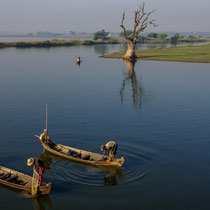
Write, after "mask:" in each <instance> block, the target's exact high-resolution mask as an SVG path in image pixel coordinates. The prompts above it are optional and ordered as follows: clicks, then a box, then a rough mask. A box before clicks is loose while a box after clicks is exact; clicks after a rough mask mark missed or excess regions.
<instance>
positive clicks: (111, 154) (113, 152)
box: [101, 141, 117, 161]
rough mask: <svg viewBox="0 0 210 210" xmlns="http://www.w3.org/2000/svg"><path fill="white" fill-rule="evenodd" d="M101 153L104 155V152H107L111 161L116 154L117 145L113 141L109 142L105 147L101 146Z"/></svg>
mask: <svg viewBox="0 0 210 210" xmlns="http://www.w3.org/2000/svg"><path fill="white" fill-rule="evenodd" d="M101 151H104V154H105V152H106V151H109V160H110V161H113V160H114V158H115V155H116V153H117V143H116V142H115V141H110V142H108V143H106V144H105V145H101Z"/></svg>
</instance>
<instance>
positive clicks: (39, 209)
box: [32, 195, 53, 210]
mask: <svg viewBox="0 0 210 210" xmlns="http://www.w3.org/2000/svg"><path fill="white" fill-rule="evenodd" d="M32 202H33V206H34V210H44V209H45V205H46V206H47V207H48V208H53V204H52V201H51V199H50V196H49V195H44V196H38V197H35V198H32Z"/></svg>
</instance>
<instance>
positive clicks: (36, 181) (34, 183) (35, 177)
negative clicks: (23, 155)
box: [31, 168, 39, 195]
mask: <svg viewBox="0 0 210 210" xmlns="http://www.w3.org/2000/svg"><path fill="white" fill-rule="evenodd" d="M38 187H39V174H38V173H37V172H36V169H35V168H34V173H33V178H32V186H31V194H32V195H36V194H37V192H38Z"/></svg>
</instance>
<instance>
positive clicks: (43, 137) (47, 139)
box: [39, 129, 50, 144]
mask: <svg viewBox="0 0 210 210" xmlns="http://www.w3.org/2000/svg"><path fill="white" fill-rule="evenodd" d="M39 139H40V140H41V141H42V142H43V143H44V144H49V143H50V137H49V136H48V134H47V129H44V131H43V133H42V134H41V135H40V137H39Z"/></svg>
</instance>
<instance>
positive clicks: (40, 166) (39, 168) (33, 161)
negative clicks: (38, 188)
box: [27, 158, 45, 185]
mask: <svg viewBox="0 0 210 210" xmlns="http://www.w3.org/2000/svg"><path fill="white" fill-rule="evenodd" d="M27 165H28V166H32V165H34V170H35V171H36V172H37V173H38V174H39V185H40V184H41V183H42V181H43V174H44V169H45V165H44V161H42V160H40V159H38V158H29V159H28V160H27Z"/></svg>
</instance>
